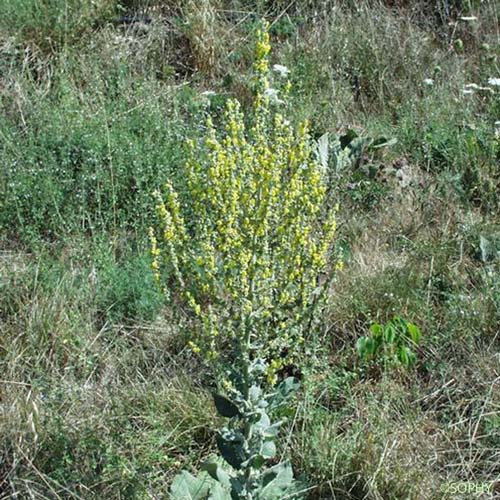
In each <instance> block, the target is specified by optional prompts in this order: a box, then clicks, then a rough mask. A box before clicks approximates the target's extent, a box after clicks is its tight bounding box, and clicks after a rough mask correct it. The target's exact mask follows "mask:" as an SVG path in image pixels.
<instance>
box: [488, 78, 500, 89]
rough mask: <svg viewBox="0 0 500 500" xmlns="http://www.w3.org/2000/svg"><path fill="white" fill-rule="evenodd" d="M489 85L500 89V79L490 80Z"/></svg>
mask: <svg viewBox="0 0 500 500" xmlns="http://www.w3.org/2000/svg"><path fill="white" fill-rule="evenodd" d="M488 85H494V86H495V87H500V78H490V79H489V80H488Z"/></svg>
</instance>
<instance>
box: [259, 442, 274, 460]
mask: <svg viewBox="0 0 500 500" xmlns="http://www.w3.org/2000/svg"><path fill="white" fill-rule="evenodd" d="M260 454H261V455H262V456H263V457H264V458H266V459H269V458H273V457H275V456H276V445H275V444H274V441H264V443H263V444H262V446H261V448H260Z"/></svg>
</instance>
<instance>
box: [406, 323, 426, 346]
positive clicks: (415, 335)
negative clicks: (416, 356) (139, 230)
mask: <svg viewBox="0 0 500 500" xmlns="http://www.w3.org/2000/svg"><path fill="white" fill-rule="evenodd" d="M406 329H407V330H408V333H409V334H410V338H411V340H412V341H413V343H414V344H417V345H418V344H419V343H420V338H421V336H422V334H421V333H420V329H419V328H418V326H417V325H414V324H413V323H406Z"/></svg>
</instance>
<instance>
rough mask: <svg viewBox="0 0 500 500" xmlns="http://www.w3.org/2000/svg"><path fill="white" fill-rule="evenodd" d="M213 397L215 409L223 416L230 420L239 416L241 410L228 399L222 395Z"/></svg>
mask: <svg viewBox="0 0 500 500" xmlns="http://www.w3.org/2000/svg"><path fill="white" fill-rule="evenodd" d="M213 397H214V403H215V407H216V408H217V411H218V412H219V414H220V415H221V416H223V417H228V418H232V417H236V416H239V414H240V410H239V409H238V407H237V406H236V405H235V404H234V403H233V402H232V401H230V400H229V399H228V398H226V397H225V396H222V395H221V394H214V395H213Z"/></svg>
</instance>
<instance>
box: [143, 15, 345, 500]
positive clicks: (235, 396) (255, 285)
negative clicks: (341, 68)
mask: <svg viewBox="0 0 500 500" xmlns="http://www.w3.org/2000/svg"><path fill="white" fill-rule="evenodd" d="M269 52H270V43H269V35H268V31H267V25H266V24H265V23H263V25H262V27H261V28H260V29H259V30H258V32H257V44H256V62H255V64H254V73H255V77H254V78H255V80H254V87H255V97H254V103H253V109H252V110H251V111H250V112H249V113H248V115H247V116H245V115H244V114H243V112H242V110H241V107H240V104H239V103H238V101H236V100H229V101H228V102H227V104H226V106H225V111H224V115H223V119H222V125H221V126H218V127H216V126H215V125H214V124H213V122H212V120H211V119H210V118H209V119H208V121H207V125H206V135H205V137H204V139H203V140H202V141H200V142H199V143H196V142H195V141H188V143H187V150H188V154H187V156H188V158H187V161H186V164H185V176H184V178H185V180H186V186H184V188H183V190H182V191H179V193H178V192H177V191H176V189H174V187H173V185H172V184H170V183H167V184H166V185H165V186H164V188H163V190H162V192H158V193H156V195H155V196H156V200H157V206H156V212H157V223H156V225H155V227H154V228H151V229H150V241H151V255H152V268H153V272H154V275H155V279H156V281H157V284H158V286H160V287H162V289H163V290H164V292H165V293H166V294H167V295H168V296H169V297H170V299H171V301H172V303H173V304H174V305H178V306H180V307H182V308H183V310H186V309H188V310H190V311H191V313H190V317H191V320H190V321H191V322H190V325H189V330H190V331H191V332H192V335H191V338H190V340H189V347H190V348H191V350H192V351H193V352H194V353H195V354H196V355H199V356H200V357H202V358H203V359H204V361H205V362H206V363H207V364H208V366H209V367H210V368H211V369H212V372H213V373H214V375H215V378H216V380H217V383H218V387H219V391H218V393H217V394H215V395H214V402H215V407H216V409H217V411H218V412H219V414H220V415H221V416H223V417H226V418H227V419H228V422H227V425H226V426H225V427H224V428H222V429H221V430H219V431H218V433H217V445H218V449H219V451H220V454H221V456H222V459H223V460H221V459H218V460H214V461H211V462H208V463H206V464H204V469H205V472H203V473H202V474H200V475H199V476H198V477H194V476H192V475H191V474H189V473H187V472H182V473H181V474H179V475H178V476H177V477H176V478H175V480H174V481H173V484H172V486H171V490H170V497H171V498H173V499H181V498H182V499H185V498H187V499H189V498H197V499H206V498H209V499H210V498H211V499H219V498H224V499H233V500H234V499H246V500H250V499H252V500H257V499H258V500H265V499H268V500H271V499H282V498H288V497H290V498H292V497H293V498H295V497H297V495H296V494H295V493H294V491H295V492H296V491H297V484H296V483H295V481H294V479H293V474H292V470H291V466H290V464H289V463H288V462H281V463H277V464H276V462H278V460H277V459H276V458H275V456H276V453H277V450H276V444H275V440H276V436H277V434H278V431H279V428H280V425H281V421H277V422H271V416H272V415H276V413H277V411H276V410H278V409H279V408H280V407H281V408H282V407H283V406H285V407H287V406H289V401H290V398H291V397H292V396H293V394H294V392H295V390H296V389H297V387H298V380H297V379H295V378H293V377H287V378H285V377H283V376H280V374H281V373H283V372H284V371H286V370H285V367H286V366H288V365H291V364H297V363H298V357H299V355H300V353H301V352H304V346H305V344H306V339H307V334H308V333H309V331H310V330H311V328H312V325H313V323H314V318H315V317H317V312H318V308H320V307H321V306H322V304H323V303H324V298H325V297H326V294H325V293H324V292H325V290H326V287H327V284H328V282H329V279H328V278H329V276H332V275H333V272H334V270H335V268H336V267H338V265H339V264H338V263H337V264H334V265H332V253H333V252H332V243H333V240H334V236H335V230H336V219H335V213H336V210H337V208H336V207H334V206H331V204H328V203H326V194H327V185H326V180H325V172H324V169H323V167H322V165H321V161H320V158H319V156H318V154H317V146H316V145H315V144H314V142H313V141H312V140H311V137H310V135H309V126H308V123H302V124H301V125H300V126H298V128H297V129H295V128H294V127H293V126H292V125H291V124H290V123H289V122H288V121H287V120H286V119H285V117H284V116H283V114H282V113H281V112H280V110H281V109H284V108H285V107H286V98H287V95H288V93H289V90H290V84H289V83H288V81H287V80H286V76H287V73H283V72H281V76H280V77H279V79H280V82H281V84H280V86H279V88H278V89H275V88H271V87H270V74H271V71H270V68H269ZM280 68H281V67H280ZM281 413H283V412H281ZM270 462H273V463H274V465H270ZM294 495H295V496H294Z"/></svg>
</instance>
